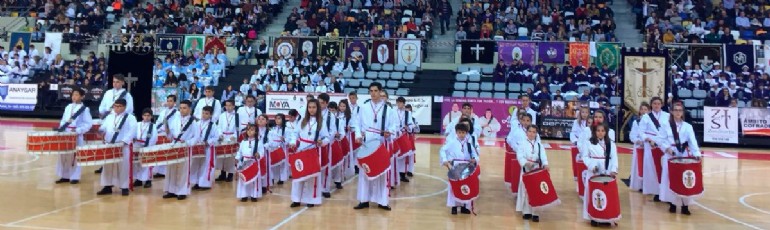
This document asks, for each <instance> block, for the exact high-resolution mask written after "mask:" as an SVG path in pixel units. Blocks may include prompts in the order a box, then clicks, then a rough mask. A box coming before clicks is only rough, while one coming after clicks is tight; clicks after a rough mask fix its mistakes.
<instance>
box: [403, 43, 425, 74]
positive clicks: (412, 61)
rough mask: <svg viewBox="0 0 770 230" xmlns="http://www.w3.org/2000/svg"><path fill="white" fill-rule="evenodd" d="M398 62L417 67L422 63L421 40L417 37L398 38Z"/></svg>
mask: <svg viewBox="0 0 770 230" xmlns="http://www.w3.org/2000/svg"><path fill="white" fill-rule="evenodd" d="M398 64H402V65H405V66H415V67H418V68H419V67H420V66H421V65H422V42H421V41H420V40H417V39H400V40H398Z"/></svg>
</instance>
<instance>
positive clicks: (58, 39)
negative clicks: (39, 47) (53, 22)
mask: <svg viewBox="0 0 770 230" xmlns="http://www.w3.org/2000/svg"><path fill="white" fill-rule="evenodd" d="M61 43H62V33H53V32H49V33H45V47H49V48H51V54H53V55H56V54H60V53H61Z"/></svg>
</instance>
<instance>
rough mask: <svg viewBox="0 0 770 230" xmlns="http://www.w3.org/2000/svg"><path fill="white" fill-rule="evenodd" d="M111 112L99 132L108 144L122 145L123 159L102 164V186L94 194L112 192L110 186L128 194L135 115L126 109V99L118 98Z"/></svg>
mask: <svg viewBox="0 0 770 230" xmlns="http://www.w3.org/2000/svg"><path fill="white" fill-rule="evenodd" d="M112 111H113V112H112V113H110V114H109V115H107V117H106V118H105V119H104V122H103V123H102V126H100V127H99V132H101V133H104V141H105V142H107V143H109V144H122V145H123V151H122V153H123V160H122V161H120V162H116V163H110V164H105V165H104V170H103V171H102V175H101V184H102V186H104V187H103V188H102V190H101V191H99V192H97V193H96V195H107V194H112V187H114V186H118V187H120V190H121V195H123V196H128V190H129V185H130V183H131V181H130V180H129V175H130V174H131V171H130V170H129V168H130V165H131V164H132V163H133V162H131V154H132V153H131V151H130V150H129V148H130V145H131V144H132V142H133V140H134V130H135V129H136V117H134V115H133V114H131V113H129V112H127V111H126V100H125V99H118V100H116V101H115V104H113V105H112Z"/></svg>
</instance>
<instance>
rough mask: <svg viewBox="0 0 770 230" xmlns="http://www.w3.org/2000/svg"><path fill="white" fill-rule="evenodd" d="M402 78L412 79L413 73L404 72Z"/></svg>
mask: <svg viewBox="0 0 770 230" xmlns="http://www.w3.org/2000/svg"><path fill="white" fill-rule="evenodd" d="M404 80H405V81H414V73H413V72H406V73H404Z"/></svg>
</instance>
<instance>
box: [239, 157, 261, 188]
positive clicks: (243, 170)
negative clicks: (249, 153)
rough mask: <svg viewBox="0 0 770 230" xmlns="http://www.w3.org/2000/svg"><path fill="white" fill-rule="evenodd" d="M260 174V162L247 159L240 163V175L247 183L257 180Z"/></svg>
mask: <svg viewBox="0 0 770 230" xmlns="http://www.w3.org/2000/svg"><path fill="white" fill-rule="evenodd" d="M258 175H259V164H258V163H257V162H256V161H254V160H247V161H244V162H243V163H241V164H240V165H238V177H240V178H241V180H242V181H243V182H244V183H245V184H249V183H251V182H254V181H255V180H257V176H258Z"/></svg>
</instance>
